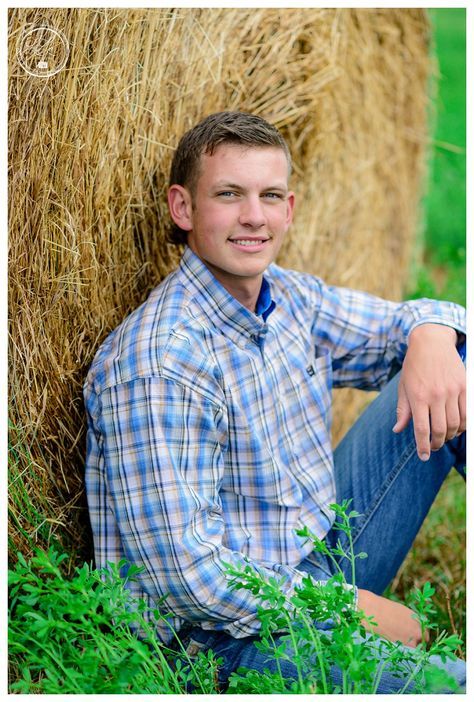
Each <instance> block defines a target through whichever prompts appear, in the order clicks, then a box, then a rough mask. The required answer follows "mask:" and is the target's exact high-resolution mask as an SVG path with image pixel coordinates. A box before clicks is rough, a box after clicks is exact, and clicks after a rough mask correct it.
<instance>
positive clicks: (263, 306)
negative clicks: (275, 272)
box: [255, 278, 275, 322]
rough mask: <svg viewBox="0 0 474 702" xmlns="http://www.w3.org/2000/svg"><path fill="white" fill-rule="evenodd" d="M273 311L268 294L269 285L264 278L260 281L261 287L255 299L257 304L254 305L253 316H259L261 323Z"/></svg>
mask: <svg viewBox="0 0 474 702" xmlns="http://www.w3.org/2000/svg"><path fill="white" fill-rule="evenodd" d="M274 309H275V302H274V300H272V296H271V293H270V284H269V282H268V280H267V279H266V278H263V279H262V287H261V288H260V292H259V295H258V299H257V304H256V305H255V314H258V315H261V316H262V317H263V321H264V322H266V321H267V317H268V316H269V315H270V314H271V313H272V312H273V310H274Z"/></svg>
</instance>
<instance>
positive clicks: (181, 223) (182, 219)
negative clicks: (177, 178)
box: [168, 185, 193, 232]
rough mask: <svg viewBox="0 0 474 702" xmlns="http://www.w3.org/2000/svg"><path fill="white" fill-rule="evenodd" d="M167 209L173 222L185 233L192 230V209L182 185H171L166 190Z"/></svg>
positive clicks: (189, 196) (188, 195)
mask: <svg viewBox="0 0 474 702" xmlns="http://www.w3.org/2000/svg"><path fill="white" fill-rule="evenodd" d="M168 207H169V210H170V215H171V219H172V220H173V222H174V223H175V224H177V225H178V227H179V228H180V229H183V230H184V231H185V232H190V231H191V230H192V228H193V207H192V201H191V194H190V193H189V191H188V190H187V189H186V188H183V186H182V185H172V186H171V187H170V188H169V189H168Z"/></svg>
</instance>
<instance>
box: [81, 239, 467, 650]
mask: <svg viewBox="0 0 474 702" xmlns="http://www.w3.org/2000/svg"><path fill="white" fill-rule="evenodd" d="M265 280H266V281H267V282H268V285H269V289H270V293H271V298H272V300H273V301H274V302H275V307H274V309H271V310H270V314H269V315H268V316H267V318H266V321H265V320H264V319H263V318H262V317H261V316H258V315H257V314H254V313H252V312H250V311H249V310H247V309H246V308H244V307H243V306H242V305H241V304H240V303H239V302H238V301H237V300H236V299H234V298H233V297H232V296H231V295H229V294H228V293H227V292H226V290H225V289H224V288H223V287H222V286H221V285H220V284H219V283H218V282H217V281H216V279H215V278H214V277H213V276H212V275H211V273H210V272H209V271H208V269H207V268H206V267H205V266H204V264H203V263H202V262H201V261H200V259H199V258H198V257H197V256H195V255H194V254H193V253H192V251H191V250H190V249H186V251H185V253H184V256H183V258H182V261H181V264H180V266H179V268H178V269H177V270H176V271H175V272H174V273H172V274H171V275H170V276H168V277H167V278H166V279H165V280H164V281H163V282H162V283H161V285H159V286H158V287H157V288H156V289H155V290H154V291H153V292H152V293H151V295H150V297H149V298H148V300H147V301H146V302H144V303H143V304H142V305H141V306H140V307H139V308H138V309H137V310H135V312H133V313H132V314H131V315H130V316H129V317H128V318H127V319H126V320H125V321H124V322H123V323H122V324H121V325H120V326H119V327H118V328H117V329H116V330H115V331H114V332H113V333H112V334H111V335H110V336H109V337H108V338H107V340H106V341H105V343H104V344H103V345H102V347H101V349H100V350H99V352H98V354H97V356H96V358H95V360H94V363H93V365H92V367H91V369H90V372H89V375H88V378H87V381H86V384H85V388H84V394H85V401H86V408H87V413H88V435H87V468H86V486H87V496H88V502H89V509H90V518H91V524H92V529H93V533H94V545H95V554H96V563H97V566H98V567H103V566H105V565H106V564H107V562H109V561H112V562H118V561H119V560H120V559H122V558H126V559H127V560H128V561H130V562H133V563H135V564H137V565H139V566H143V567H144V571H143V573H142V574H141V575H140V576H139V579H138V581H137V582H130V583H129V584H128V587H130V589H131V590H132V593H133V594H134V595H136V596H140V597H143V598H144V599H145V600H146V601H147V603H148V604H149V605H153V603H156V602H157V601H158V600H159V598H161V597H162V596H164V595H167V599H166V603H165V605H161V607H162V608H163V607H164V609H165V611H168V610H169V612H171V613H172V615H170V620H169V621H170V624H171V625H172V626H173V627H174V628H175V630H179V629H180V627H181V625H182V624H183V620H185V621H187V622H191V623H196V622H200V623H201V625H202V626H203V627H204V628H207V629H217V630H225V631H227V632H228V633H230V634H231V635H233V636H235V637H237V638H240V637H242V636H248V635H251V634H255V633H256V632H257V631H258V629H259V623H258V621H257V618H256V611H257V601H256V600H255V598H254V597H253V595H252V594H251V593H250V592H249V591H247V590H237V591H233V592H232V591H230V590H229V589H228V587H227V583H228V580H227V578H226V575H225V566H224V564H225V563H231V564H234V565H237V564H242V563H243V562H244V558H245V559H249V560H250V562H251V563H253V564H254V565H255V567H256V568H258V569H259V570H260V571H262V572H266V573H271V574H272V575H273V576H275V575H278V576H285V584H284V585H283V589H285V588H286V590H287V591H288V592H291V591H292V589H293V588H294V586H295V585H298V584H300V583H301V579H302V574H301V572H299V571H297V570H296V568H297V566H298V564H299V563H300V562H301V561H302V560H303V559H304V558H305V557H307V556H308V554H310V551H311V544H310V543H308V542H307V541H305V540H304V539H302V538H300V537H298V536H297V535H296V534H295V530H296V529H298V528H300V527H302V526H303V525H306V526H308V527H309V529H310V530H311V531H312V532H314V533H315V534H317V535H318V536H320V537H322V536H324V535H325V534H326V533H327V531H328V529H329V528H330V526H331V524H332V521H333V513H332V512H331V511H330V510H329V507H328V505H329V504H330V503H331V502H333V501H334V500H335V489H334V479H333V456H332V449H331V441H330V425H331V388H332V387H336V386H354V387H359V388H367V389H374V388H375V389H378V388H380V387H381V386H383V384H384V383H385V382H386V381H387V379H388V377H389V375H390V373H391V371H392V369H393V366H394V364H395V365H396V364H399V363H400V362H401V361H402V359H403V357H404V354H405V351H406V347H407V338H408V334H409V332H410V331H411V330H412V329H413V328H414V327H415V326H417V325H418V324H420V323H423V322H430V321H431V322H438V323H446V324H449V325H450V326H453V327H455V328H457V329H459V330H461V331H462V330H464V317H463V314H464V311H463V309H462V308H460V307H458V306H456V305H454V304H452V303H440V302H433V301H429V300H418V301H411V302H403V303H392V302H386V301H383V300H380V299H378V298H375V297H373V296H370V295H368V294H365V293H361V292H355V291H351V290H346V289H341V288H335V287H329V286H326V285H325V284H324V283H323V282H322V281H321V280H319V279H318V278H316V277H314V276H311V275H307V274H303V273H296V272H293V271H288V270H284V269H282V268H280V267H278V266H277V265H271V266H270V267H269V269H268V270H267V272H266V274H265ZM272 307H273V306H272ZM264 316H265V315H264ZM158 629H159V634H160V635H161V637H162V638H163V640H165V641H168V640H169V639H170V638H171V634H170V631H169V629H168V628H167V626H166V625H158Z"/></svg>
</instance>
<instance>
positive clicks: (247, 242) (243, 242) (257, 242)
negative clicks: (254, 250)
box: [229, 239, 268, 248]
mask: <svg viewBox="0 0 474 702" xmlns="http://www.w3.org/2000/svg"><path fill="white" fill-rule="evenodd" d="M229 241H230V242H231V243H232V244H237V246H245V247H248V248H251V247H252V246H261V245H262V244H264V243H265V242H266V241H268V239H229Z"/></svg>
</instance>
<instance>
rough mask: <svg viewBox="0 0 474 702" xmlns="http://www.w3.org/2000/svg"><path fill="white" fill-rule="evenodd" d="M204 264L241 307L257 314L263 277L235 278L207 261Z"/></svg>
mask: <svg viewBox="0 0 474 702" xmlns="http://www.w3.org/2000/svg"><path fill="white" fill-rule="evenodd" d="M204 263H205V266H206V267H207V268H208V269H209V270H210V271H211V273H212V275H213V276H214V277H215V278H216V280H218V281H219V283H220V284H221V285H222V287H224V288H225V289H226V290H227V292H228V293H229V294H230V295H232V297H235V299H236V300H238V302H240V304H241V305H243V306H244V307H246V308H247V309H248V310H250V311H251V312H255V307H256V305H257V300H258V296H259V294H260V289H261V287H262V279H263V275H259V276H255V277H252V278H244V277H240V276H233V275H230V274H228V273H225V272H223V271H221V270H220V269H218V268H215V267H214V266H213V265H212V264H210V263H208V262H207V261H205V262H204Z"/></svg>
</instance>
